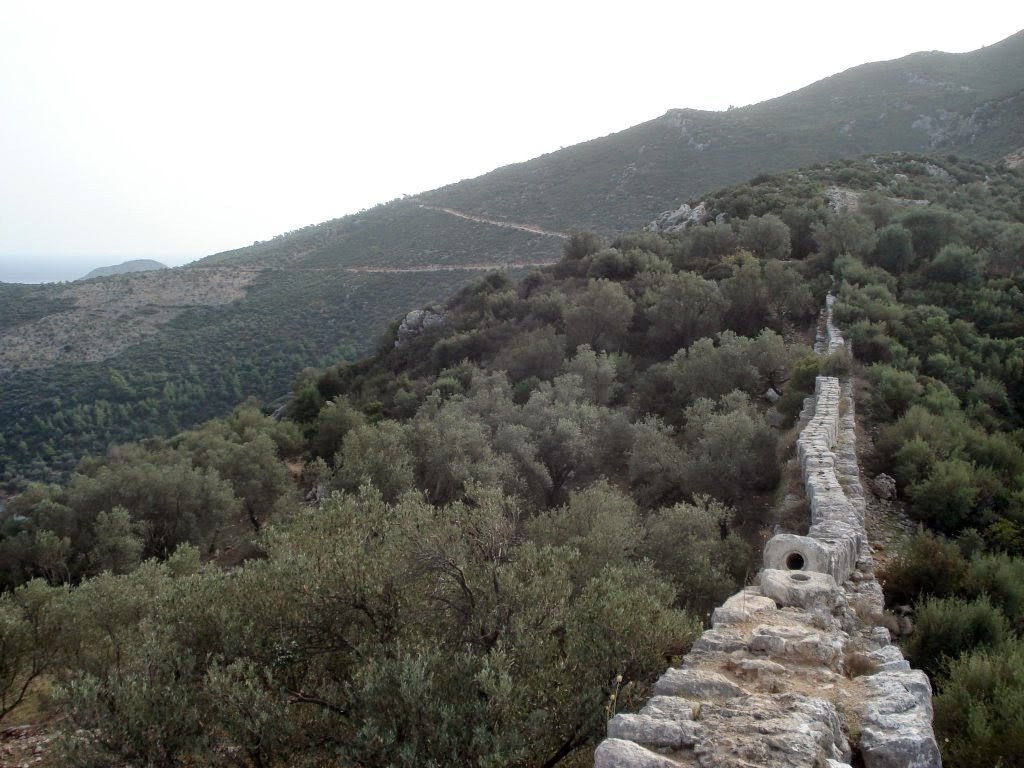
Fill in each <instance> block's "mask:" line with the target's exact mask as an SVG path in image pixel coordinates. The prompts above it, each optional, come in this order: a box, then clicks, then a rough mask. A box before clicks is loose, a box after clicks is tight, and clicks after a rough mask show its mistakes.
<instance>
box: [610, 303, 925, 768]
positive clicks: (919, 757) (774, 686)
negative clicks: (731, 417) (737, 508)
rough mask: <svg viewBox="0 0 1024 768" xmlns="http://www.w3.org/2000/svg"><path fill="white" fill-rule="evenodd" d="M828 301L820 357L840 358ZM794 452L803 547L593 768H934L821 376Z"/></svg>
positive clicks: (774, 566)
mask: <svg viewBox="0 0 1024 768" xmlns="http://www.w3.org/2000/svg"><path fill="white" fill-rule="evenodd" d="M832 302H833V298H832V296H829V297H828V300H827V304H826V309H825V318H824V323H823V328H822V331H821V332H820V333H819V342H818V345H817V347H816V349H817V351H819V352H832V351H836V350H840V349H842V348H844V346H845V342H844V340H843V337H842V334H841V333H840V332H839V330H838V329H837V328H836V327H835V326H834V324H833V321H832ZM801 416H802V418H804V419H807V422H806V426H805V427H804V428H803V430H802V431H801V433H800V436H799V439H798V440H797V453H798V458H799V463H800V467H801V469H802V472H803V480H804V489H805V491H806V496H807V501H808V506H809V508H810V521H809V528H808V531H807V535H805V536H799V535H794V534H777V535H776V536H774V537H773V538H772V539H770V540H769V541H768V543H767V544H766V546H765V549H764V562H763V569H762V570H761V572H760V574H759V579H758V582H759V583H758V585H757V586H749V587H746V588H745V589H743V590H742V591H740V592H738V593H737V594H735V595H733V596H732V597H730V598H729V599H728V600H727V601H726V602H725V603H724V604H723V605H722V606H720V607H719V608H717V609H716V610H715V612H714V614H713V615H712V618H711V624H712V627H711V629H708V630H707V631H705V632H704V633H703V635H702V636H701V637H700V638H699V639H698V640H697V642H696V643H695V644H694V645H693V648H692V649H691V651H690V653H689V654H687V655H686V656H685V657H684V660H683V664H682V666H680V667H678V668H670V669H668V670H667V671H666V672H665V673H664V674H663V675H662V676H661V678H660V679H659V680H658V682H657V683H656V685H655V687H654V694H655V695H654V696H653V697H652V698H651V699H650V700H648V702H647V704H646V706H644V708H643V709H642V710H641V711H640V712H639V713H638V714H619V715H615V716H614V717H613V718H612V719H611V720H610V721H609V723H608V737H607V738H606V739H605V740H604V741H603V742H601V744H600V745H599V746H598V748H597V751H596V753H595V756H594V764H595V768H613V767H617V768H672V767H673V766H702V767H703V768H741V767H742V768H750V767H752V766H772V768H787V767H789V766H792V767H793V768H797V767H799V768H849V767H850V765H851V764H855V765H863V766H865V767H866V768H897V766H900V767H906V768H925V766H928V767H931V766H940V765H941V758H940V756H939V749H938V745H937V744H936V741H935V736H934V734H933V731H932V726H931V720H932V705H931V694H932V691H931V686H930V685H929V682H928V678H927V676H926V675H925V674H924V673H923V672H920V671H918V670H912V669H911V668H910V664H909V663H908V662H907V661H906V660H905V659H904V658H903V656H902V654H901V653H900V650H899V648H898V647H897V646H895V645H893V644H892V641H891V638H890V636H889V631H888V630H887V629H885V628H884V627H880V626H875V622H874V621H873V620H872V617H873V616H874V617H877V616H879V615H880V614H881V613H882V608H883V604H882V589H881V586H880V585H879V584H878V582H877V581H876V580H875V577H874V575H873V572H872V559H871V555H870V548H869V546H868V541H867V536H866V532H865V527H864V512H865V502H864V495H863V492H862V487H861V483H860V477H859V471H858V466H857V455H856V445H855V432H854V430H855V421H854V411H853V398H852V393H851V389H850V385H849V384H848V383H847V384H843V383H841V382H840V381H839V380H838V379H836V378H833V377H825V376H821V377H818V379H817V382H816V392H815V395H814V397H813V399H811V398H809V399H808V404H807V406H806V407H805V411H804V413H803V414H801Z"/></svg>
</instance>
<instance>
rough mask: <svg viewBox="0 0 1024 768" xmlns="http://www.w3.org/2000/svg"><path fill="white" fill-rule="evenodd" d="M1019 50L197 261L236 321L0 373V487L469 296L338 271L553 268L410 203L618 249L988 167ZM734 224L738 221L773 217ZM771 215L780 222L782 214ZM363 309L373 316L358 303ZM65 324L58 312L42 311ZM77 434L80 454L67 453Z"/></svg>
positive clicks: (439, 277) (600, 142) (402, 203)
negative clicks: (696, 207)
mask: <svg viewBox="0 0 1024 768" xmlns="http://www.w3.org/2000/svg"><path fill="white" fill-rule="evenodd" d="M1022 47H1024V35H1022V34H1017V35H1014V36H1013V37H1011V38H1008V39H1007V40H1005V41H1003V42H1001V43H998V44H996V45H990V46H988V47H986V48H984V49H981V50H979V51H975V52H973V53H969V54H944V53H938V52H932V53H926V54H917V55H914V56H909V57H906V58H903V59H899V60H896V61H889V62H880V63H876V64H870V65H865V66H862V67H857V68H854V69H852V70H849V71H847V72H844V73H842V74H840V75H836V76H834V77H831V78H828V79H826V80H824V81H821V82H820V83H816V84H814V85H812V86H809V87H807V88H804V89H801V90H799V91H796V92H794V93H791V94H787V95H785V96H783V97H780V98H778V99H773V100H771V101H769V102H765V103H763V104H757V105H752V106H748V107H741V108H738V109H731V110H728V111H726V112H701V111H697V110H673V111H671V112H669V113H668V114H666V115H664V116H662V117H660V118H658V119H655V120H651V121H648V122H646V123H644V124H642V125H638V126H635V127H633V128H630V129H628V130H625V131H621V132H619V133H616V134H612V135H610V136H606V137H603V138H600V139H596V140H594V141H590V142H586V143H584V144H580V145H577V146H574V147H568V148H565V149H563V150H561V151H558V152H553V153H550V154H548V155H545V156H543V157H540V158H537V159H535V160H531V161H529V162H526V163H519V164H515V165H511V166H507V167H505V168H501V169H497V170H496V171H493V172H492V173H489V174H486V175H484V176H481V177H479V178H477V179H472V180H467V181H463V182H460V183H458V184H455V185H450V186H448V187H445V188H442V189H439V190H435V191H433V192H429V193H424V194H423V195H420V196H417V197H416V198H406V199H402V200H395V201H392V202H391V203H388V204H386V205H381V206H377V207H375V208H373V209H372V210H368V211H363V212H360V213H358V214H355V215H352V216H347V217H344V218H342V219H336V220H333V221H328V222H324V223H322V224H319V225H315V226H309V227H304V228H302V229H299V230H296V231H294V232H290V233H287V234H284V235H282V236H280V237H276V238H273V239H271V240H268V241H266V242H260V243H255V244H254V245H253V246H250V247H247V248H240V249H237V250H235V251H230V252H225V253H222V254H217V255H215V256H212V257H209V259H207V260H206V261H205V262H204V264H206V265H210V264H231V265H238V266H244V267H246V268H250V269H261V270H266V273H265V274H264V275H263V277H262V278H261V286H260V287H259V289H258V290H257V291H254V292H251V294H250V297H249V299H248V300H247V301H246V302H242V303H241V304H239V305H238V306H237V307H233V308H231V309H229V310H224V311H202V312H190V313H187V317H183V318H181V319H179V320H178V321H176V322H175V323H173V324H171V326H169V327H168V328H166V329H164V330H163V331H162V332H161V333H160V334H159V336H158V338H156V339H154V340H152V341H150V342H148V343H145V344H142V345H140V346H138V347H137V348H133V349H131V350H129V351H128V352H127V353H126V354H123V355H118V356H117V357H115V358H112V359H110V360H107V361H105V362H104V363H101V364H97V365H81V366H78V365H74V366H61V368H60V369H59V370H50V371H35V372H32V373H25V372H18V373H16V374H12V373H11V372H5V371H0V377H2V378H3V382H2V383H3V386H4V395H5V399H4V405H5V407H4V408H3V409H0V465H2V468H3V473H2V474H3V476H2V477H0V481H2V482H3V484H4V485H5V486H6V488H7V489H8V491H9V492H14V491H15V490H18V489H20V488H22V487H23V485H24V482H25V481H27V480H36V481H56V480H60V479H64V478H66V476H67V474H68V473H69V472H70V471H71V470H72V469H73V468H74V466H75V464H76V462H77V461H78V459H79V458H81V456H82V455H84V454H85V453H87V452H92V453H97V452H102V451H104V450H105V449H106V447H107V446H109V445H111V444H113V443H115V442H120V441H125V440H138V439H143V438H145V437H148V436H152V435H161V436H164V437H168V436H170V435H173V434H174V433H175V432H177V431H179V430H180V429H185V428H189V427H192V426H194V425H196V424H198V423H199V422H201V421H203V420H205V419H208V418H212V417H214V416H218V415H223V414H224V413H225V412H226V411H227V410H228V409H229V408H231V407H233V406H234V405H235V404H237V402H238V401H239V400H240V399H241V398H243V397H246V396H249V395H253V396H256V397H257V398H259V399H260V400H263V401H266V400H271V399H273V398H275V397H277V396H278V395H280V394H283V392H284V391H285V390H286V389H287V382H288V381H289V380H290V377H291V375H292V374H293V373H294V371H295V370H296V369H297V368H300V367H301V366H303V365H316V366H323V365H327V364H329V363H330V362H332V361H334V360H337V359H340V358H342V357H346V356H348V357H350V358H353V357H355V356H357V355H360V354H364V353H365V352H367V351H368V349H369V347H370V346H371V343H372V342H371V341H370V340H372V339H373V338H375V337H376V332H377V330H378V329H379V328H380V327H381V326H382V325H383V324H384V323H386V322H387V321H388V320H389V319H391V318H392V317H394V316H396V315H398V314H399V313H400V312H403V311H407V310H408V308H409V307H412V306H417V305H421V304H425V303H428V302H430V301H437V300H440V299H441V298H443V297H444V296H447V295H450V294H451V293H452V292H453V291H454V290H456V289H457V288H458V287H460V286H462V285H464V284H465V282H466V281H467V277H468V275H467V274H466V273H458V272H452V273H449V272H441V273H433V274H422V273H418V274H415V275H412V276H402V275H398V274H388V275H376V276H374V277H373V279H366V280H363V277H365V276H361V277H360V278H359V279H356V278H354V277H353V276H352V275H351V274H347V273H344V272H343V271H339V270H340V268H343V267H353V266H374V267H380V266H386V267H413V266H424V265H431V264H442V265H445V266H459V265H466V264H474V263H481V262H483V263H502V262H505V263H507V262H535V261H538V260H553V259H554V258H555V257H556V256H557V249H558V244H557V241H556V240H554V239H553V238H546V237H540V236H536V235H527V234H524V233H522V232H517V231H514V230H509V229H503V228H498V227H492V226H489V225H485V224H475V223H472V222H468V221H465V220H462V219H456V218H454V217H451V216H448V215H446V214H444V213H441V212H438V211H432V210H429V209H427V208H423V207H421V205H420V204H421V203H429V204H432V205H436V206H449V207H453V208H457V209H462V210H465V211H468V212H470V213H475V214H480V215H483V216H489V217H493V218H496V219H501V220H511V221H521V222H527V223H531V224H534V225H540V226H546V227H549V228H551V229H556V230H567V229H570V228H572V227H579V226H586V227H589V228H591V229H593V230H595V231H598V232H600V233H602V234H604V235H606V236H615V235H618V234H620V233H622V232H627V231H632V230H633V229H634V228H635V227H636V226H637V225H638V224H639V223H641V222H643V221H644V220H647V219H651V218H653V217H655V216H657V215H658V214H659V213H660V212H661V211H663V210H665V209H667V208H670V207H674V206H675V205H677V204H678V203H679V201H680V198H685V197H687V196H689V195H695V194H699V193H703V192H704V191H705V190H708V189H710V188H713V187H715V186H718V185H725V184H735V183H738V182H740V181H743V180H745V179H748V178H750V177H751V176H752V175H754V174H756V173H761V172H764V171H781V170H783V169H785V168H793V167H799V166H806V165H808V164H811V163H816V162H830V161H832V160H833V159H834V158H839V157H847V156H850V155H853V154H857V153H864V152H888V151H892V150H897V149H901V150H906V151H927V150H936V151H943V152H948V151H954V152H958V153H963V154H966V155H969V156H973V157H977V158H981V159H985V160H989V161H995V160H997V159H998V158H1000V157H1003V156H1005V155H1006V154H1007V153H1008V152H1011V151H1014V150H1017V149H1018V148H1019V146H1020V130H1019V126H1020V115H1021V114H1022V112H1024V101H1022V97H1021V92H1022V88H1024V80H1022V74H1021V73H1022V72H1024V67H1022V66H1021V60H1022ZM851 172H852V171H851ZM792 181H793V180H792V179H789V180H788V181H787V183H786V185H785V186H786V188H787V189H788V190H789V191H787V192H786V193H785V196H788V198H789V199H788V201H782V204H783V207H791V208H792V210H791V211H790V214H791V215H790V216H789V217H788V218H787V217H783V218H784V219H785V223H786V224H787V225H788V226H789V227H790V229H791V230H792V231H793V232H794V237H793V246H794V248H795V251H796V253H797V257H798V258H802V257H803V256H805V255H806V254H808V253H809V252H810V250H815V249H816V246H815V245H814V244H813V243H812V241H811V240H810V237H809V235H810V230H809V227H810V225H811V224H812V223H814V221H819V222H820V221H821V220H822V219H821V215H820V211H818V212H815V210H814V209H815V206H814V205H813V204H810V205H808V200H807V199H803V200H802V201H801V200H800V199H799V193H798V192H797V191H796V190H795V188H794V187H793V186H792ZM840 181H841V182H842V181H843V180H842V179H840ZM890 181H891V179H886V180H885V181H883V182H882V183H883V184H884V185H887V186H886V188H887V189H888V190H889V192H887V194H889V193H891V192H893V191H894V190H893V189H892V188H890V187H888V184H889V182H890ZM844 183H845V182H844ZM759 186H760V187H761V189H760V190H758V192H757V193H753V192H750V191H747V192H743V193H740V194H741V195H745V196H747V197H749V198H751V199H754V198H756V197H757V196H758V194H760V193H761V192H764V191H765V189H764V186H765V185H759ZM819 191H820V190H819ZM814 194H818V193H817V192H815V193H814ZM738 202H739V201H738ZM766 202H767V200H766V199H762V203H766ZM820 202H821V201H820V200H819V201H818V204H819V205H820ZM730 212H731V213H732V215H734V216H739V217H740V218H745V217H746V216H748V215H749V214H750V213H755V214H757V215H760V214H762V213H766V212H769V208H768V207H765V206H764V205H762V209H761V210H758V211H754V210H750V211H748V212H743V211H742V210H741V209H740V208H735V209H734V210H732V211H730ZM774 213H775V214H776V215H779V216H782V214H783V209H781V208H780V209H779V210H775V211H774ZM805 213H806V216H805V215H804V214H805ZM800 216H803V218H800V219H799V220H798V218H795V217H800ZM731 223H732V222H730V225H731ZM730 228H731V226H730ZM886 236H887V237H890V238H891V237H893V236H897V237H898V236H899V235H898V234H897V235H893V234H891V233H890V234H889V235H886ZM809 249H810V250H809ZM303 270H308V271H303ZM26 291H27V289H24V288H23V287H15V286H0V328H2V329H7V328H9V327H10V325H11V324H12V323H17V322H28V321H30V320H32V319H37V318H38V316H39V313H41V312H43V311H44V310H43V307H44V306H46V305H45V303H44V302H41V301H39V296H38V295H36V294H37V293H38V291H36V292H35V293H32V294H31V296H32V298H31V302H29V303H30V304H31V306H32V309H31V311H30V312H29V313H28V314H22V313H21V308H22V307H25V306H28V303H26V302H24V301H22V299H21V297H23V296H26V295H28V294H26ZM371 291H372V296H373V299H371V300H366V299H364V296H366V295H367V294H368V293H370V292H371ZM60 306H61V305H60V302H59V301H55V302H53V304H52V306H51V309H53V310H56V309H58V308H60ZM299 307H301V309H299ZM247 329H253V330H252V331H249V330H247ZM748 335H749V334H748ZM296 340H300V341H298V342H297V341H296ZM54 341H55V342H56V341H57V339H56V337H55V338H54ZM192 355H194V356H195V357H196V358H197V359H196V360H195V361H192V360H190V356H192ZM108 371H109V372H110V373H108ZM118 377H119V378H120V379H123V380H124V381H126V382H127V384H128V387H127V389H125V388H123V387H120V386H119V378H118ZM72 434H74V435H75V436H76V437H75V439H73V440H69V439H67V436H69V435H72Z"/></svg>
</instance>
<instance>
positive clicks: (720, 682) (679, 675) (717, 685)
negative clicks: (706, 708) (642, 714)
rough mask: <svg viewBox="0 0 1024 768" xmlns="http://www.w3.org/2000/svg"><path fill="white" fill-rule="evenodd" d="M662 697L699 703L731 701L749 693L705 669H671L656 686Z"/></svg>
mask: <svg viewBox="0 0 1024 768" xmlns="http://www.w3.org/2000/svg"><path fill="white" fill-rule="evenodd" d="M654 692H655V693H656V694H659V695H662V696H682V697H684V698H687V699H694V700H697V701H706V700H714V701H721V700H723V699H731V698H733V697H735V696H742V695H744V694H746V693H748V692H747V691H746V690H744V689H743V688H741V687H740V686H738V685H736V683H734V682H732V681H731V680H729V678H727V677H725V676H724V675H720V674H718V673H716V672H709V671H708V670H703V669H675V668H673V669H669V670H667V671H666V672H665V674H663V675H662V676H661V677H660V678H659V679H658V682H657V683H655V684H654Z"/></svg>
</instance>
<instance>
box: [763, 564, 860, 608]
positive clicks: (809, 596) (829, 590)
mask: <svg viewBox="0 0 1024 768" xmlns="http://www.w3.org/2000/svg"><path fill="white" fill-rule="evenodd" d="M761 591H762V592H764V593H765V595H766V596H767V597H770V598H771V599H772V600H774V601H775V602H776V603H778V605H780V606H795V607H799V608H804V609H806V610H809V611H821V612H824V613H831V612H832V611H833V610H834V609H835V608H836V607H837V606H838V605H840V604H841V603H842V602H844V601H845V597H844V596H843V594H842V592H841V590H840V589H839V587H838V586H837V585H836V582H835V579H833V578H832V577H831V576H830V575H829V574H827V573H815V572H813V571H778V570H775V569H767V568H766V569H765V570H763V571H761Z"/></svg>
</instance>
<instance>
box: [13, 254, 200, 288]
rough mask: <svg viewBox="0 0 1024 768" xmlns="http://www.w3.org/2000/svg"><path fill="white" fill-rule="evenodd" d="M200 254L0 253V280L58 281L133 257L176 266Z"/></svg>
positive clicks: (129, 259) (80, 276)
mask: <svg viewBox="0 0 1024 768" xmlns="http://www.w3.org/2000/svg"><path fill="white" fill-rule="evenodd" d="M198 258H201V255H199V254H181V253H171V254H167V253H144V254H134V253H111V254H104V253H98V254H94V253H90V254H79V253H76V254H62V253H29V254H18V253H0V283H61V282H70V281H72V280H78V279H79V278H82V277H84V276H85V275H86V274H88V273H89V272H91V271H92V270H94V269H97V268H101V267H112V266H114V265H115V264H122V263H124V262H126V261H131V260H133V259H153V260H154V261H159V262H161V263H162V264H166V265H167V266H168V267H179V266H181V265H182V264H187V263H189V262H190V261H195V260H196V259H198Z"/></svg>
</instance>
